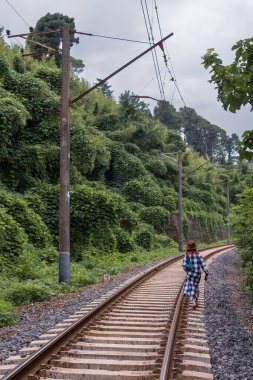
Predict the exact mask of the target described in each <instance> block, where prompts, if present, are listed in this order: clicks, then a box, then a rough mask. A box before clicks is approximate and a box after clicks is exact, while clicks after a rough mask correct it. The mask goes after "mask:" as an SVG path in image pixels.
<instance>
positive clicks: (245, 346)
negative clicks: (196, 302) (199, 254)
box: [205, 250, 253, 380]
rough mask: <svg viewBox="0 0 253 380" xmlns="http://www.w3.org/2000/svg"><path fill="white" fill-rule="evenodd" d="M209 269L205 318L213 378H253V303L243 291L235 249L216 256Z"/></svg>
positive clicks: (239, 379)
mask: <svg viewBox="0 0 253 380" xmlns="http://www.w3.org/2000/svg"><path fill="white" fill-rule="evenodd" d="M209 272H210V275H209V278H208V281H207V284H206V286H205V320H206V327H207V330H208V340H209V348H210V355H211V363H212V366H213V373H214V379H215V380H250V379H253V305H252V303H250V299H249V298H247V297H246V296H245V295H244V293H243V292H242V291H241V284H242V279H243V273H242V270H241V268H240V259H239V257H238V254H237V252H236V250H233V251H230V252H228V253H225V254H223V255H221V256H219V257H217V258H216V259H215V260H213V262H212V264H211V265H210V266H209ZM251 301H252V300H251Z"/></svg>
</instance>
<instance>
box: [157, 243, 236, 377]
mask: <svg viewBox="0 0 253 380" xmlns="http://www.w3.org/2000/svg"><path fill="white" fill-rule="evenodd" d="M230 247H231V248H232V247H234V245H233V244H228V245H226V246H223V247H222V248H219V249H218V250H217V251H214V252H211V253H209V254H207V255H206V256H205V259H209V258H210V257H212V256H213V255H216V254H217V253H219V252H222V251H223V250H224V249H226V248H230ZM183 299H184V293H183V284H182V287H181V289H180V290H179V292H178V296H177V300H176V308H175V312H174V315H173V319H172V322H171V327H170V332H169V335H168V340H167V344H166V349H165V354H164V358H163V364H162V370H161V374H160V379H159V380H169V379H172V369H173V359H174V348H175V343H176V337H177V330H178V323H179V321H180V316H181V310H182V305H183Z"/></svg>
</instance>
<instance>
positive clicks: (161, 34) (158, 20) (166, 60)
mask: <svg viewBox="0 0 253 380" xmlns="http://www.w3.org/2000/svg"><path fill="white" fill-rule="evenodd" d="M154 2H155V10H156V17H157V22H158V27H159V31H160V37H161V39H162V38H163V33H162V28H161V23H160V17H159V13H158V7H157V2H156V0H154ZM164 45H165V49H166V52H167V56H168V59H167V57H166V54H165V53H164V62H165V65H166V67H167V70H168V72H169V74H170V76H171V81H172V82H173V83H174V86H175V88H176V89H177V92H178V94H179V96H180V98H181V100H182V102H183V104H184V106H185V107H186V104H185V101H184V98H183V96H182V94H181V92H180V90H179V87H178V85H177V80H176V75H175V71H174V68H173V65H172V61H171V58H170V55H169V52H168V48H167V45H166V43H164ZM168 60H169V61H170V65H171V70H170V69H169V66H168ZM171 71H172V73H171ZM172 74H173V75H172ZM174 93H175V91H173V95H172V98H171V103H172V100H173V98H174Z"/></svg>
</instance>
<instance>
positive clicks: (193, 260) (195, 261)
mask: <svg viewBox="0 0 253 380" xmlns="http://www.w3.org/2000/svg"><path fill="white" fill-rule="evenodd" d="M186 264H192V269H190V272H194V273H201V269H202V270H203V272H205V273H208V269H207V266H206V264H205V260H204V258H203V256H202V255H201V253H200V252H198V253H191V254H189V255H188V254H187V253H186V254H185V255H184V258H183V264H182V265H183V268H184V270H185V271H186V272H189V271H187V270H186Z"/></svg>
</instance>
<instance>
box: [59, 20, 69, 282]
mask: <svg viewBox="0 0 253 380" xmlns="http://www.w3.org/2000/svg"><path fill="white" fill-rule="evenodd" d="M69 73H70V34H69V24H64V26H63V29H62V85H61V144H60V146H61V153H60V210H59V214H60V219H59V282H65V283H67V284H69V283H70V132H69Z"/></svg>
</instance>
